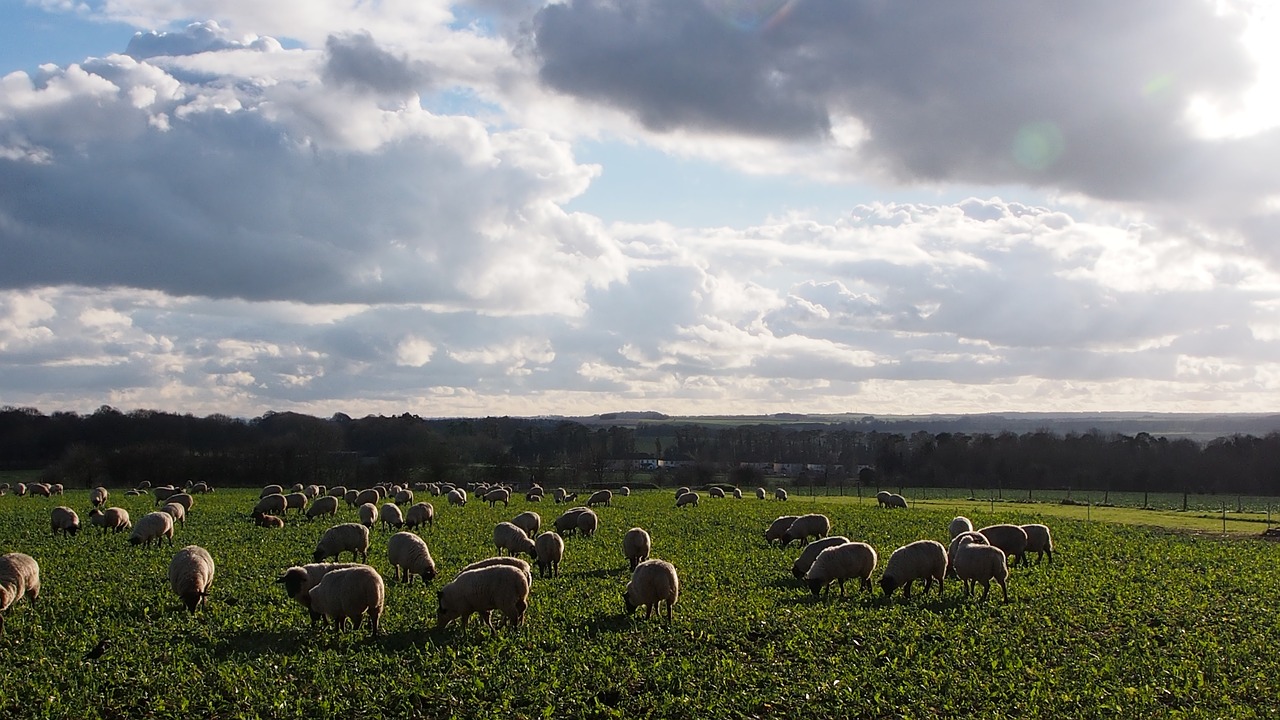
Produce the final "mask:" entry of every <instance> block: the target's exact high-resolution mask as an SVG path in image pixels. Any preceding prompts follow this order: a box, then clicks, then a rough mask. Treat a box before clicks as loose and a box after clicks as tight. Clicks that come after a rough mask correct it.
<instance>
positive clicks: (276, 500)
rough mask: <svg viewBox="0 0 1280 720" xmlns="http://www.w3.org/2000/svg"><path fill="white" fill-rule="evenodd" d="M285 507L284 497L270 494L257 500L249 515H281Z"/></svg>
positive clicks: (278, 494)
mask: <svg viewBox="0 0 1280 720" xmlns="http://www.w3.org/2000/svg"><path fill="white" fill-rule="evenodd" d="M287 507H288V505H287V504H286V501H285V499H284V495H281V494H280V493H272V494H270V495H263V496H262V497H260V498H258V502H257V504H256V505H254V506H253V512H252V513H250V515H283V514H284V511H285V508H287Z"/></svg>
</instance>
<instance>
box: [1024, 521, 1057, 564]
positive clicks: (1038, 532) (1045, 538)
mask: <svg viewBox="0 0 1280 720" xmlns="http://www.w3.org/2000/svg"><path fill="white" fill-rule="evenodd" d="M1022 529H1023V531H1024V532H1026V533H1027V547H1026V550H1025V553H1037V555H1036V564H1037V565H1039V564H1040V561H1041V560H1043V559H1044V556H1045V555H1048V556H1049V563H1050V564H1052V563H1053V536H1052V535H1050V534H1049V526H1047V525H1040V524H1032V525H1023V526H1022ZM1025 553H1024V554H1023V555H1022V556H1021V559H1022V561H1024V562H1025V560H1026V554H1025Z"/></svg>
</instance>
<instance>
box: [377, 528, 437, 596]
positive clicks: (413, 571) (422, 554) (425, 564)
mask: <svg viewBox="0 0 1280 720" xmlns="http://www.w3.org/2000/svg"><path fill="white" fill-rule="evenodd" d="M387 560H388V561H389V562H390V563H391V568H392V569H393V570H394V571H395V577H396V580H400V574H401V571H403V572H404V582H413V576H414V575H419V576H421V577H422V584H423V585H426V584H427V583H429V582H431V581H432V580H433V579H435V576H436V562H435V560H432V559H431V551H430V550H428V549H427V544H426V543H425V542H423V540H422V538H420V537H418V536H417V535H414V534H413V533H411V532H398V533H396V534H395V535H392V536H391V537H390V538H389V539H388V540H387Z"/></svg>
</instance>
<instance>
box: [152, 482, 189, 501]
mask: <svg viewBox="0 0 1280 720" xmlns="http://www.w3.org/2000/svg"><path fill="white" fill-rule="evenodd" d="M180 492H182V491H181V490H179V489H178V488H176V487H174V486H172V485H161V486H159V487H156V488H153V489H152V490H151V494H152V495H153V496H155V501H154V502H153V503H152V505H163V504H164V503H167V502H169V498H171V497H173V496H174V495H177V494H178V493H180Z"/></svg>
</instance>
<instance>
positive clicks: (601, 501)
mask: <svg viewBox="0 0 1280 720" xmlns="http://www.w3.org/2000/svg"><path fill="white" fill-rule="evenodd" d="M612 504H613V492H611V491H609V490H597V491H595V492H593V493H591V497H589V498H587V507H595V506H596V505H612Z"/></svg>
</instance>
